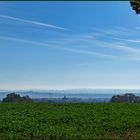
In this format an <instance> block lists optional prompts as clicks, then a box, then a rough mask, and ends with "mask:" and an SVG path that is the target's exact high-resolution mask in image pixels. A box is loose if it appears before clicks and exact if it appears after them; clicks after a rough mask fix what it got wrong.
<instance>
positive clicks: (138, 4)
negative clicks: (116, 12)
mask: <svg viewBox="0 0 140 140" xmlns="http://www.w3.org/2000/svg"><path fill="white" fill-rule="evenodd" d="M130 4H131V6H132V9H133V10H135V12H136V14H140V0H130Z"/></svg>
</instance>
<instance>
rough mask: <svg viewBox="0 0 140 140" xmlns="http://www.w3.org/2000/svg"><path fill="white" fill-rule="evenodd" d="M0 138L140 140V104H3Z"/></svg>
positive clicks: (0, 111)
mask: <svg viewBox="0 0 140 140" xmlns="http://www.w3.org/2000/svg"><path fill="white" fill-rule="evenodd" d="M0 139H52V140H55V139H61V140H62V139H64V140H65V139H70V140H71V139H72V140H73V139H78V140H79V139H140V104H138V103H130V104H128V103H0Z"/></svg>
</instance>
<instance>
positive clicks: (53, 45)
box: [0, 36, 117, 59]
mask: <svg viewBox="0 0 140 140" xmlns="http://www.w3.org/2000/svg"><path fill="white" fill-rule="evenodd" d="M0 39H2V40H8V41H16V42H23V43H29V44H34V45H39V46H47V47H51V48H56V49H61V50H65V51H69V52H74V53H78V54H83V55H90V56H92V55H93V56H97V57H100V58H108V59H117V57H115V56H112V55H108V54H103V53H99V52H96V51H87V50H82V49H74V48H70V47H65V45H58V44H53V43H52V44H51V43H50V44H48V43H43V42H37V41H31V40H25V39H19V38H13V37H4V36H0Z"/></svg>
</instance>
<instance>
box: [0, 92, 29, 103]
mask: <svg viewBox="0 0 140 140" xmlns="http://www.w3.org/2000/svg"><path fill="white" fill-rule="evenodd" d="M2 102H32V99H31V98H30V97H29V96H23V97H21V96H20V95H19V94H16V93H9V94H7V96H6V97H5V98H4V99H3V101H2Z"/></svg>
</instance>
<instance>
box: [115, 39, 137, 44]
mask: <svg viewBox="0 0 140 140" xmlns="http://www.w3.org/2000/svg"><path fill="white" fill-rule="evenodd" d="M115 39H117V40H121V41H126V42H131V43H140V39H139V40H138V39H122V38H115Z"/></svg>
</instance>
